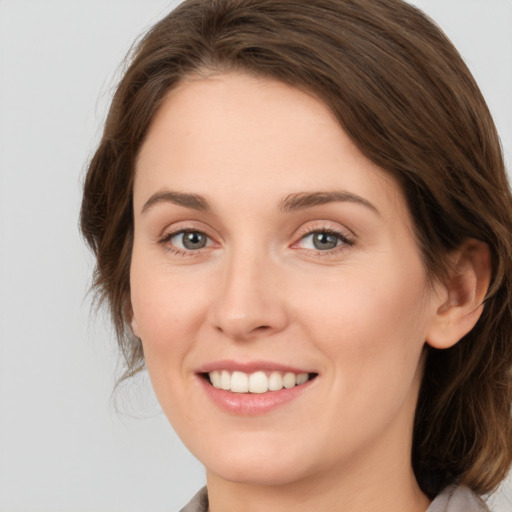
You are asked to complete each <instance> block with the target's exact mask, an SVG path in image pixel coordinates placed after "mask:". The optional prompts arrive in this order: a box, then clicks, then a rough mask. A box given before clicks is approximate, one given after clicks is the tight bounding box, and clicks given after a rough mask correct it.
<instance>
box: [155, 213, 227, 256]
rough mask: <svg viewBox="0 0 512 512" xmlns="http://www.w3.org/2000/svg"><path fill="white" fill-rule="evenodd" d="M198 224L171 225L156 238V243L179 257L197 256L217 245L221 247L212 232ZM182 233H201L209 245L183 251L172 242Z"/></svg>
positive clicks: (188, 222) (179, 223)
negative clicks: (171, 242)
mask: <svg viewBox="0 0 512 512" xmlns="http://www.w3.org/2000/svg"><path fill="white" fill-rule="evenodd" d="M197 224H198V223H196V222H194V221H182V222H176V223H174V224H171V225H170V226H167V227H166V228H165V229H164V230H162V231H161V232H160V234H159V235H158V236H157V238H156V242H157V243H158V244H159V245H162V246H163V247H164V248H165V249H166V250H168V251H169V252H171V253H174V254H176V255H179V256H196V255H199V254H200V253H203V252H204V251H205V250H209V249H211V248H212V247H215V245H219V244H218V242H217V241H216V238H215V237H214V236H213V235H212V233H211V231H212V230H211V229H210V228H209V227H208V226H205V225H204V224H202V223H201V226H198V225H197ZM182 233H201V234H202V235H204V236H205V237H206V238H207V239H208V240H207V245H206V246H205V247H201V248H198V249H186V248H183V249H182V248H180V247H176V246H174V245H171V244H170V241H171V240H172V239H173V238H174V237H176V236H178V235H180V234H182Z"/></svg>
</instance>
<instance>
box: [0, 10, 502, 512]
mask: <svg viewBox="0 0 512 512" xmlns="http://www.w3.org/2000/svg"><path fill="white" fill-rule="evenodd" d="M415 3H417V4H418V5H419V6H420V7H422V8H424V9H425V10H426V11H427V12H428V13H430V15H431V16H432V17H433V18H434V19H435V20H436V21H437V22H438V23H439V25H440V26H441V27H442V28H443V29H445V31H446V32H447V33H448V35H449V36H450V37H451V38H452V40H453V41H454V43H455V44H456V46H457V47H458V48H459V50H460V51H461V53H462V55H463V56H464V58H465V59H466V61H467V63H468V65H469V67H470V68H471V70H472V71H473V72H474V74H475V76H476V79H477V81H478V82H479V84H480V86H481V88H482V90H483V93H484V95H485V97H486V98H487V100H488V103H489V106H490V108H491V111H492V112H493V114H494V117H495V121H496V124H497V126H498V130H499V132H500V134H501V137H502V141H503V146H504V149H505V153H506V157H507V161H508V165H509V169H510V166H511V162H512V99H511V93H510V91H512V0H421V1H420V0H417V1H416V2H415ZM175 4H176V2H172V1H169V0H116V1H114V0H107V1H105V0H102V1H100V0H95V1H94V0H88V1H87V2H86V1H78V0H76V1H74V0H44V1H41V0H34V1H29V0H0V337H1V344H0V512H120V511H123V512H143V511H144V512H146V511H151V512H159V511H167V512H172V511H178V510H179V509H180V507H181V506H182V505H183V504H184V503H186V501H188V499H189V498H190V497H191V496H192V495H193V493H194V492H195V491H196V490H197V489H198V488H199V487H201V486H202V485H203V484H204V476H203V470H202V468H201V466H200V464H199V463H198V462H197V461H195V460H194V459H193V458H192V457H191V456H190V455H189V454H188V453H187V451H186V449H185V448H184V447H183V446H182V445H181V443H180V441H179V440H178V439H177V437H176V436H175V435H174V433H173V431H172V429H171V428H170V427H169V425H168V423H167V420H166V419H165V417H164V415H163V414H162V413H161V412H160V410H159V407H158V405H157V403H156V400H155V398H154V396H153V394H152V391H151V389H150V386H149V385H148V382H147V377H146V376H144V375H142V376H141V377H140V378H139V379H137V380H136V381H135V382H133V383H131V384H129V385H128V386H125V387H124V388H123V389H122V390H121V393H119V394H118V398H117V400H112V399H111V391H112V388H113V384H114V380H115V375H116V361H117V355H116V351H115V342H114V336H113V333H112V330H111V329H110V328H109V327H108V321H107V319H106V318H105V316H104V315H103V316H102V315H99V316H98V315H93V314H91V313H90V297H89V296H88V295H87V288H88V285H89V283H90V274H91V269H92V266H93V262H92V258H91V256H90V255H89V253H88V252H87V250H86V249H85V247H84V244H83V243H82V241H81V239H80V236H79V234H78V230H77V217H78V211H79V205H80V194H81V180H82V177H83V170H84V167H85V164H86V162H87V160H88V158H89V157H90V156H91V153H92V151H93V149H94V146H95V143H96V142H97V141H98V139H99V136H100V133H101V124H102V121H103V120H104V117H105V111H106V107H107V105H108V102H109V99H110V97H111V94H112V90H113V87H114V84H115V83H116V80H117V78H118V76H119V69H120V67H119V66H120V63H121V61H122V59H123V57H124V55H125V53H126V52H127V50H128V49H129V47H130V45H131V43H132V42H133V41H134V39H135V38H136V37H137V36H138V35H139V34H141V33H142V32H143V31H144V30H146V29H147V28H148V27H149V26H151V24H152V23H153V22H155V21H156V20H157V19H159V18H160V17H161V16H162V15H163V14H165V13H166V12H168V11H169V10H170V8H171V7H172V6H173V5H175ZM491 501H493V502H494V508H495V510H496V512H509V511H510V510H512V485H511V483H510V482H509V483H507V484H505V485H504V486H503V488H502V489H501V491H500V493H498V495H496V496H494V497H491Z"/></svg>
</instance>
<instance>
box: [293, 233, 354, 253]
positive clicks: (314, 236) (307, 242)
mask: <svg viewBox="0 0 512 512" xmlns="http://www.w3.org/2000/svg"><path fill="white" fill-rule="evenodd" d="M299 243H300V246H301V247H302V248H303V249H309V250H314V251H332V250H333V249H336V248H337V247H340V246H342V245H349V246H351V245H353V242H352V241H351V240H349V239H348V238H347V237H346V236H344V235H343V234H342V233H339V232H337V231H333V230H328V229H323V230H316V231H311V232H310V233H308V234H307V235H304V236H303V237H302V238H301V239H300V242H299Z"/></svg>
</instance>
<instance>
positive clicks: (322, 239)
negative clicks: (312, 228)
mask: <svg viewBox="0 0 512 512" xmlns="http://www.w3.org/2000/svg"><path fill="white" fill-rule="evenodd" d="M313 245H314V246H315V249H320V250H325V249H334V248H335V247H336V246H337V245H338V237H337V236H336V235H332V234H331V233H317V234H316V235H315V236H314V237H313Z"/></svg>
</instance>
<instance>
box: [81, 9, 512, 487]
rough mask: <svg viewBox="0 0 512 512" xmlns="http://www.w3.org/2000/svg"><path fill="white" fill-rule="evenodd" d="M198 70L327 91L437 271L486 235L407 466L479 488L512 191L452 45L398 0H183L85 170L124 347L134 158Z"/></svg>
mask: <svg viewBox="0 0 512 512" xmlns="http://www.w3.org/2000/svg"><path fill="white" fill-rule="evenodd" d="M204 70H210V71H225V70H241V71H245V72H250V73H254V74H257V75H259V76H264V77H272V78H274V79H277V80H280V81H282V82H285V83H288V84H290V85H292V86H295V87H298V88H301V89H303V90H305V91H307V92H309V93H311V94H314V95H315V96H316V97H318V98H319V99H321V100H322V101H323V102H324V103H325V104H326V105H327V106H328V107H329V108H330V109H331V110H332V112H333V113H334V114H335V115H336V117H337V118H338V120H339V122H340V124H341V126H342V127H343V128H344V130H345V131H346V132H347V133H348V134H349V136H350V137H351V138H352V140H353V141H354V143H355V144H356V145H357V146H358V147H359V149H360V150H361V151H362V153H363V154H364V155H366V156H367V157H368V158H369V159H370V160H372V161H373V162H374V163H376V164H377V165H379V166H380V167H382V168H383V169H384V170H385V171H387V172H388V173H389V174H390V175H392V176H394V177H395V179H396V180H397V181H398V182H399V183H400V185H401V186H402V188H403V191H404V193H405V196H406V199H407V201H408V206H409V208H410V211H411V214H412V217H413V219H414V222H415V229H416V236H417V240H418V244H419V246H420V247H421V249H422V254H423V258H424V263H425V268H426V269H427V271H428V275H429V276H431V277H440V276H442V275H443V270H444V264H445V262H446V258H445V255H446V254H447V253H448V252H449V251H450V250H452V249H454V248H456V247H458V246H459V245H460V244H461V243H462V242H463V241H464V240H465V239H467V238H475V239H478V240H481V241H484V242H485V243H487V244H488V246H489V248H490V251H491V255H492V265H493V273H492V283H491V287H490V290H489V293H488V297H487V299H486V304H485V308H484V312H483V314H482V317H481V318H480V320H479V322H478V323H477V325H476V327H475V328H474V329H473V330H472V331H471V332H470V333H469V334H468V335H467V336H465V337H464V338H463V340H461V342H459V343H457V344H456V345H455V346H454V347H453V348H451V349H447V350H435V349H432V348H430V347H429V348H428V349H427V350H428V355H427V362H426V368H425V375H424V379H423V384H422V388H421V391H420V397H419V402H418V407H417V411H416V418H415V425H414V439H413V454H412V457H413V466H414V469H415V472H416V477H417V479H418V482H419V484H420V486H421V487H422V489H423V490H424V492H426V493H427V494H428V495H430V496H431V497H432V496H434V495H435V494H437V493H438V492H439V491H440V490H441V489H442V488H444V487H445V486H447V485H449V484H451V483H463V484H466V485H468V486H469V487H471V488H472V489H474V490H475V491H476V492H478V493H481V494H483V493H487V492H489V491H491V490H492V489H493V488H495V487H496V486H497V484H498V483H499V482H500V481H501V480H502V479H503V478H504V476H505V474H506V472H507V469H508V467H509V465H510V463H511V460H512V419H511V403H512V372H511V369H512V343H511V341H512V296H511V294H512V262H511V258H512V234H511V233H512V201H511V194H510V189H509V186H508V183H507V178H506V173H505V168H504V163H503V157H502V154H501V149H500V143H499V139H498V136H497V133H496V129H495V126H494V124H493V121H492V119H491V116H490V113H489V111H488V108H487V106H486V104H485V101H484V99H483V98H482V95H481V93H480V91H479V89H478V87H477V85H476V83H475V81H474V79H473V77H472V76H471V74H470V72H469V71H468V69H467V67H466V66H465V64H464V63H463V61H462V59H461V57H460V56H459V54H458V53H457V51H456V50H455V48H454V47H453V46H452V44H451V43H450V42H449V41H448V39H447V38H446V37H445V36H444V34H443V33H442V32H441V31H440V29H439V28H438V27H437V26H436V25H435V24H434V23H433V22H431V21H430V20H429V19H428V18H427V17H426V16H425V15H424V14H422V13H421V12H420V11H419V10H417V9H416V8H414V7H411V6H410V5H408V4H406V3H405V2H402V1H401V0H386V1H383V0H308V1H305V0H302V1H301V0H187V1H185V2H184V3H183V4H181V5H180V6H179V7H178V8H177V9H175V10H174V11H173V12H172V13H171V14H169V15H168V16H167V17H165V18H164V19H162V20H161V21H160V22H159V23H157V24H156V25H155V26H154V27H153V28H152V29H151V30H150V31H149V32H148V33H147V34H146V36H145V37H144V38H143V39H142V40H141V42H140V43H139V44H138V46H137V47H136V49H135V50H134V52H133V55H132V59H131V64H130V66H129V67H128V69H127V71H126V73H125V75H124V77H123V78H122V80H121V82H120V84H119V86H118V88H117V92H116V94H115V96H114V99H113V102H112V105H111V108H110V112H109V114H108V118H107V121H106V125H105V131H104V134H103V138H102V140H101V143H100V145H99V148H98V149H97V151H96V153H95V155H94V157H93V158H92V160H91V162H90V166H89V170H88V174H87V177H86V180H85V189H84V196H83V203H82V211H81V229H82V232H83V234H84V236H85V238H86V240H87V242H88V243H89V245H90V246H91V247H92V249H93V251H94V253H95V255H96V257H97V267H96V271H95V281H94V285H95V287H96V290H97V292H98V297H99V299H100V302H101V301H107V302H108V304H109V306H110V310H111V313H112V317H113V321H114V324H115V327H116V330H117V334H118V339H119V343H120V347H121V349H122V351H123V354H124V358H125V362H126V365H127V367H126V373H125V377H128V376H130V375H133V374H134V373H136V372H137V371H139V370H140V369H141V368H143V366H144V360H143V353H142V346H141V343H140V340H138V339H137V338H135V337H134V336H133V334H131V331H130V328H129V327H128V325H127V322H126V318H127V314H126V313H127V312H128V311H129V308H130V281H129V267H130V255H131V246H132V236H133V220H132V215H133V213H132V186H133V178H134V163H135V159H136V156H137V153H138V151H139V149H140V147H141V144H142V142H143V140H144V137H145V134H146V133H147V130H148V126H149V125H150V123H151V120H152V119H153V117H154V115H155V113H156V112H157V110H158V109H159V106H160V104H161V103H162V101H163V99H164V97H165V95H166V93H167V92H168V91H169V90H170V88H172V87H173V86H174V85H175V84H177V83H178V82H179V81H180V80H183V79H184V78H186V77H187V76H189V75H192V74H196V73H200V72H202V71H204Z"/></svg>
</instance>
